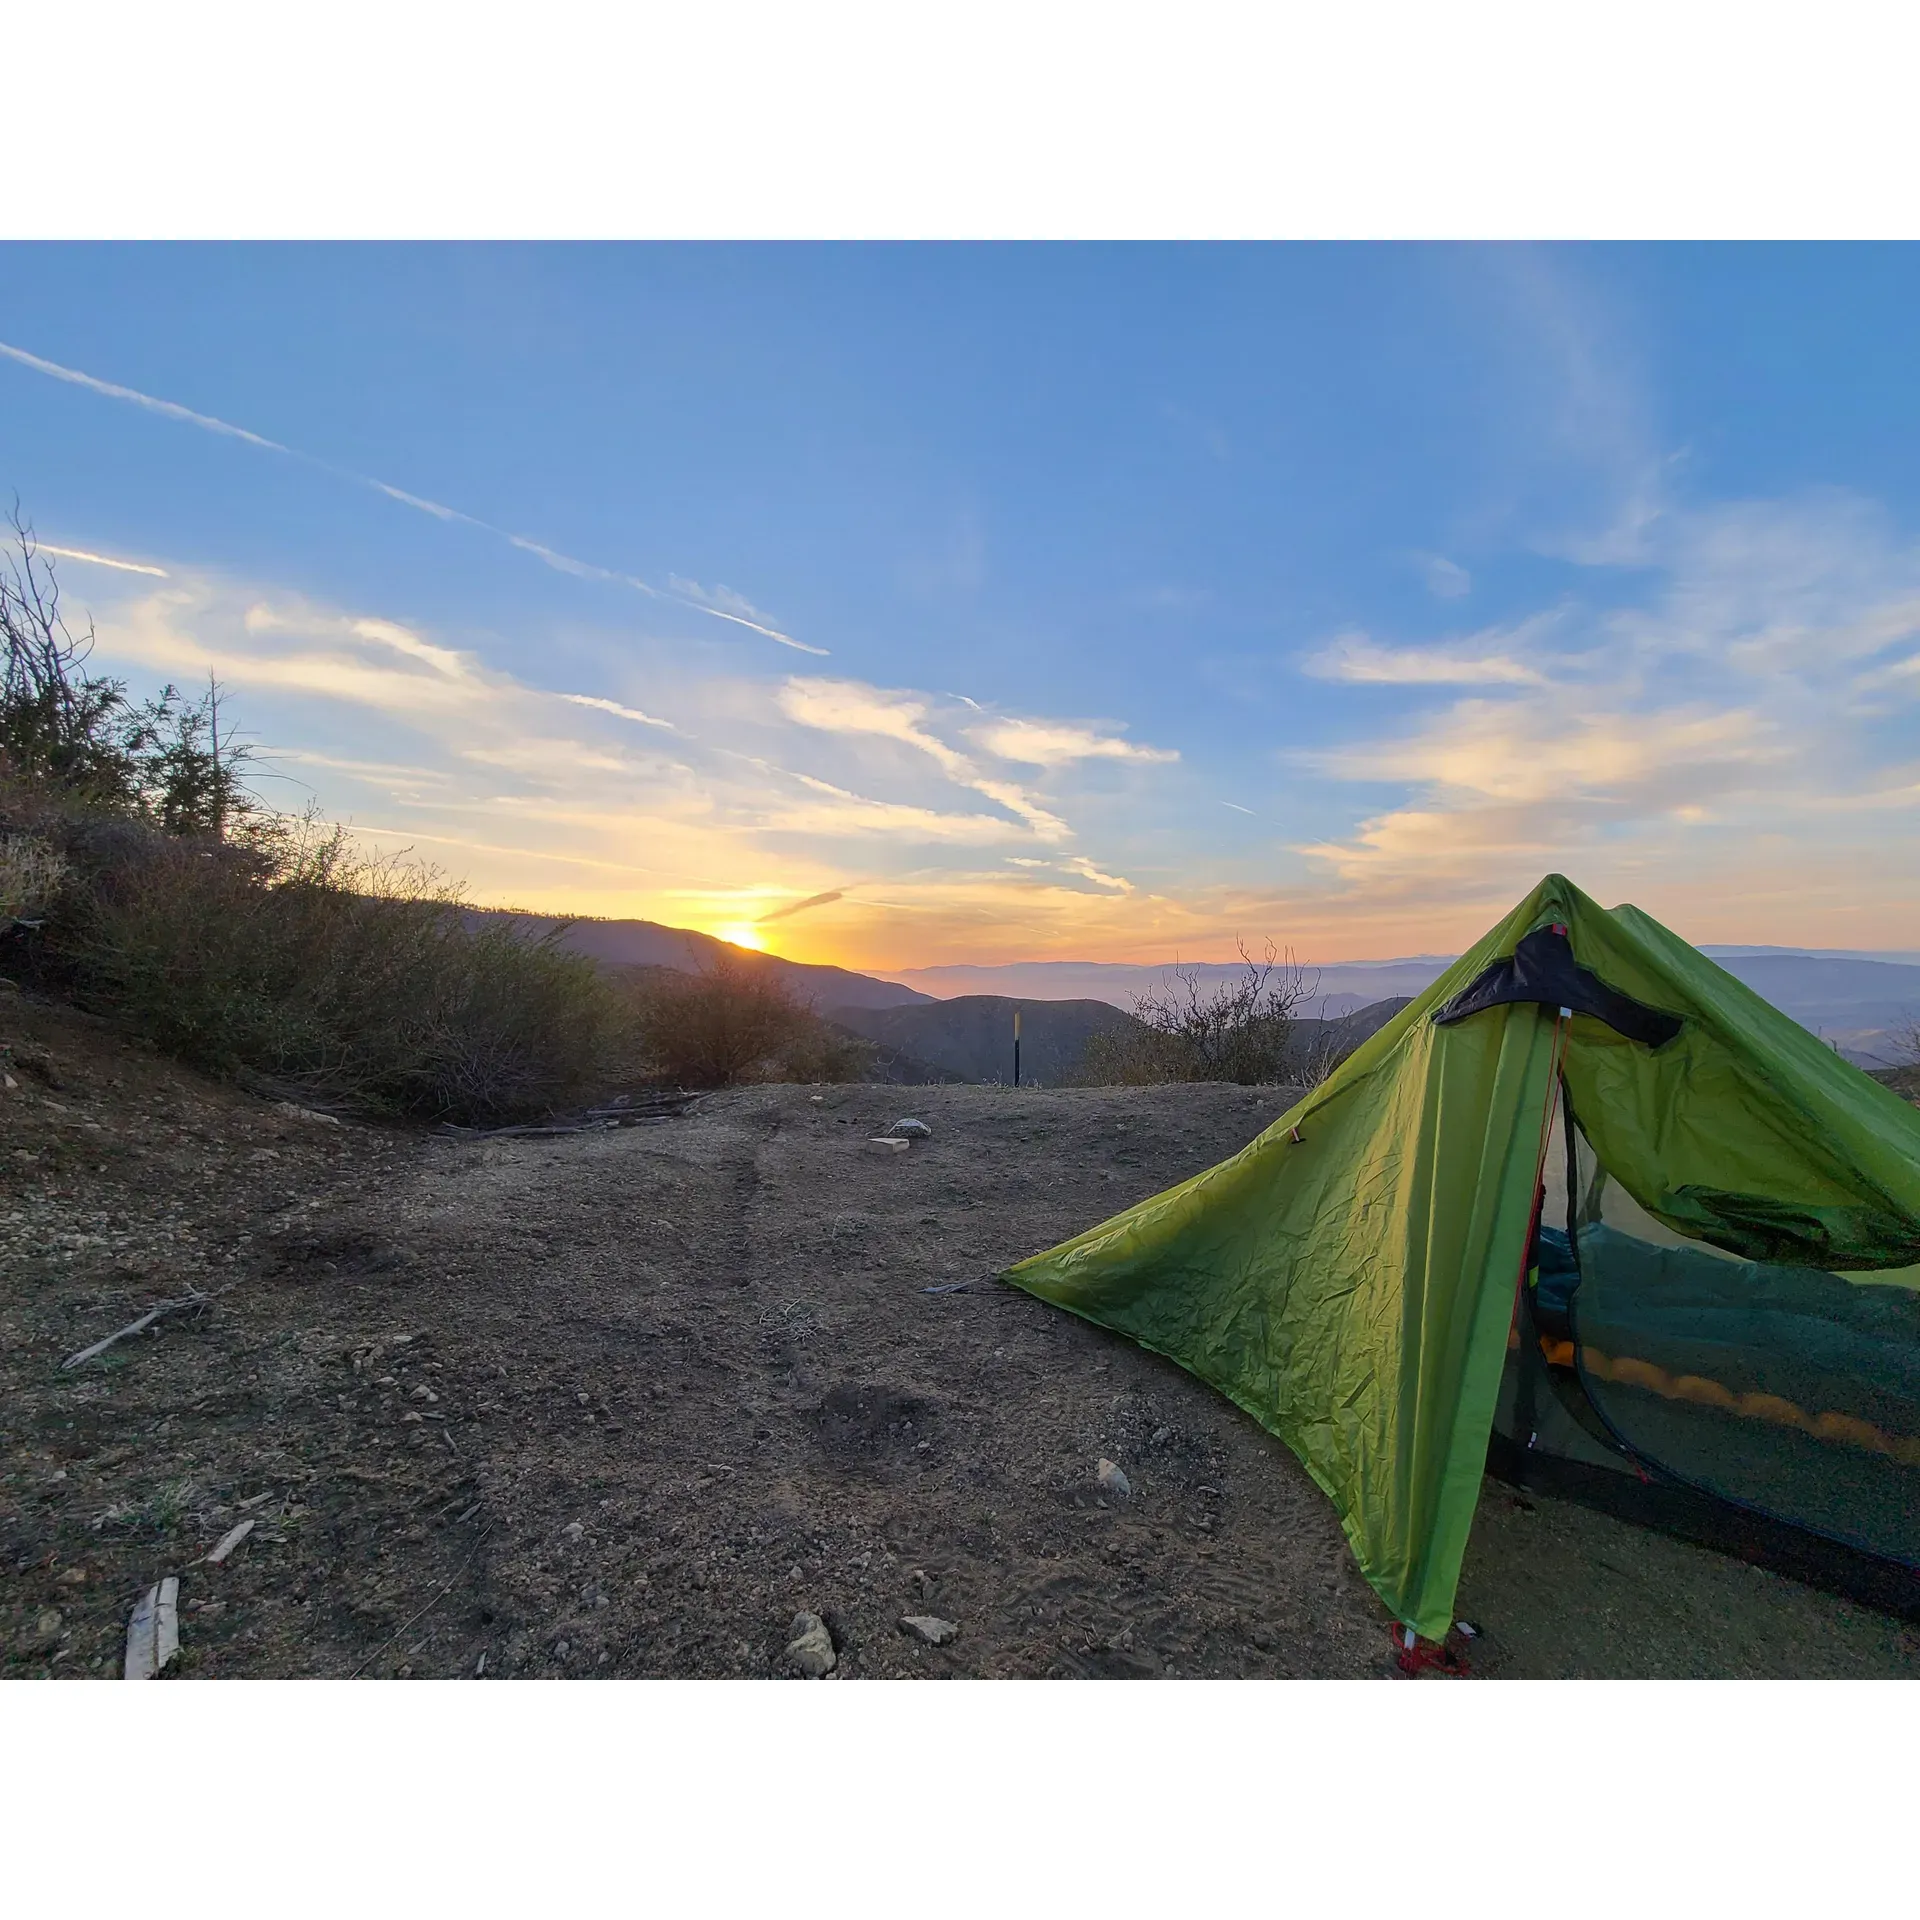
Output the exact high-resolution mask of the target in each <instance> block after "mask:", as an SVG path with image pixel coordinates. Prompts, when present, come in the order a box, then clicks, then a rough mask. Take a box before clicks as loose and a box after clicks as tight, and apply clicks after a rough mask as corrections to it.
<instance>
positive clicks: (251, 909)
mask: <svg viewBox="0 0 1920 1920" xmlns="http://www.w3.org/2000/svg"><path fill="white" fill-rule="evenodd" d="M13 524H14V535H15V540H14V547H13V550H12V552H11V554H10V555H9V556H8V559H7V561H6V562H5V564H4V566H0V638H3V639H4V642H5V662H4V669H3V670H0V943H3V944H0V966H5V967H6V968H7V969H8V970H9V971H13V972H16V973H23V974H28V975H31V976H32V977H34V978H36V979H37V980H38V981H39V982H40V983H41V984H43V985H47V986H51V987H54V988H57V989H60V990H63V991H65V992H66V993H68V994H69V995H71V996H72V997H73V998H75V999H76V1000H78V1001H80V1002H81V1003H83V1004H85V1005H88V1006H90V1007H92V1008H94V1009H95V1010H97V1011H100V1012H104V1013H108V1014H110V1015H112V1016H113V1017H115V1018H116V1019H118V1020H119V1021H120V1022H121V1023H122V1024H123V1025H124V1026H126V1027H127V1028H128V1029H130V1030H131V1031H133V1032H134V1033H136V1034H139V1035H140V1036H142V1037H143V1038H145V1039H147V1040H149V1041H151V1042H152V1043H154V1044H155V1045H157V1046H159V1047H161V1048H163V1049H164V1050H165V1051H167V1052H169V1053H172V1054H174V1055H176V1056H178V1057H179V1058H181V1059H184V1060H188V1061H191V1062H193V1063H194V1064H195V1065H198V1066H201V1067H204V1068H207V1069H209V1070H211V1071H214V1072H218V1073H228V1074H231V1073H235V1072H237V1071H239V1070H242V1069H250V1070H252V1071H254V1072H256V1073H261V1074H267V1075H272V1076H274V1077H276V1078H278V1079H280V1080H284V1081H287V1082H289V1083H292V1084H294V1085H296V1086H298V1087H299V1088H301V1089H303V1090H305V1091H306V1092H307V1093H309V1094H310V1096H311V1097H313V1098H316V1099H331V1100H334V1101H337V1102H339V1103H342V1104H347V1105H352V1106H356V1107H360V1108H365V1109H372V1110H376V1111H382V1112H387V1113H393V1114H405V1115H412V1116H416V1117H420V1118H434V1119H439V1118H445V1119H454V1120H463V1121H477V1122H485V1121H490V1120H499V1119H508V1118H514V1117H518V1116H520V1115H524V1114H529V1113H537V1112H542V1111H546V1110H549V1109H551V1108H553V1107H555V1106H558V1105H561V1104H563V1103H565V1102H566V1101H568V1100H569V1099H572V1098H575V1097H577V1096H578V1095H580V1094H581V1093H583V1092H584V1091H586V1089H587V1088H588V1087H589V1085H590V1084H591V1083H592V1082H593V1080H594V1079H595V1077H596V1075H598V1074H601V1073H603V1072H604V1071H605V1070H606V1067H607V1064H608V1060H609V1058H610V1056H611V1055H612V1053H613V1051H614V1049H615V1048H616V1047H617V1043H618V1041H619V1039H620V1036H621V1029H622V1008H621V1006H620V1003H619V1001H618V998H617V996H616V995H615V994H614V993H613V992H612V990H611V989H610V987H609V986H608V984H607V982H606V981H605V979H604V978H603V977H602V975H601V974H600V972H599V970H598V969H597V968H596V967H595V966H594V964H593V963H592V962H591V961H590V960H588V959H585V958H584V957H582V956H580V955H578V954H574V953H570V952H567V951H566V950H565V949H563V948H562V947H561V946H560V945H559V944H558V938H557V932H556V931H548V932H546V933H544V934H540V935H532V934H529V933H527V932H526V931H524V930H523V929H522V928H520V927H519V926H518V925H516V923H515V922H514V921H512V920H511V919H498V918H493V917H489V918H488V919H486V920H484V921H481V920H477V919H476V918H475V917H474V916H471V915H469V914H468V913H467V912H466V910H465V909H464V908H463V906H462V904H461V900H460V891H459V889H458V887H456V886H454V885H451V884H449V883H448V882H447V880H446V879H445V877H444V876H443V875H441V874H439V873H438V872H437V871H436V870H434V869H433V868H431V867H426V866H423V865H420V864H418V863H415V862H412V861H408V860H404V859H401V860H388V861H379V860H372V859H369V858H367V857H366V856H364V855H363V854H361V853H359V852H358V851H357V850H356V849H355V848H354V846H353V845H352V843H351V842H350V841H349V840H348V839H347V837H346V835H345V833H344V831H343V830H341V829H339V828H337V827H334V828H329V827H326V826H325V825H323V824H322V823H321V822H319V821H318V820H317V819H315V818H314V817H313V816H311V815H308V816H306V817H304V818H298V819H288V818H286V817H284V816H282V815H278V814H276V813H274V812H272V811H271V810H269V809H268V808H266V807H264V806H263V805H262V804H261V803H260V801H259V800H258V799H257V798H256V797H255V796H254V794H253V793H252V792H251V790H250V789H249V788H248V787H247V785H246V783H245V774H246V770H247V765H248V762H247V755H246V751H245V749H244V748H243V747H241V746H238V745H236V744H235V742H234V741H233V740H232V739H231V738H230V737H229V736H227V735H226V734H224V733H223V732H222V723H221V714H220V689H219V688H218V686H217V685H214V684H211V683H210V684H209V686H208V689H207V692H206V693H205V694H204V695H203V696H201V697H200V698H199V699H198V700H194V701H189V700H187V699H185V698H184V697H183V696H182V695H181V694H180V693H179V692H178V691H177V690H176V689H174V688H172V687H168V688H166V689H164V690H163V691H162V693H161V694H160V695H159V696H158V697H157V698H155V699H152V700H148V701H146V702H144V703H143V704H138V705H136V704H135V703H134V702H133V701H132V699H131V698H130V697H129V695H128V693H127V690H126V688H125V686H124V685H123V684H122V683H121V682H119V681H117V680H113V679H109V678H105V677H103V676H100V675H97V674H95V673H93V672H91V671H90V669H89V667H88V658H89V655H90V654H91V652H92V647H93V635H92V630H91V628H89V629H88V630H87V631H86V633H85V634H83V635H80V636H76V635H74V634H73V633H72V632H71V631H70V630H69V628H68V626H67V624H66V621H65V619H64V617H63V615H62V613H61V608H60V598H59V591H58V585H57V582H56V580H55V577H54V574H53V570H52V568H51V567H50V566H49V565H48V564H47V563H46V562H45V561H44V559H43V558H42V557H41V555H40V554H39V552H38V549H37V548H36V546H35V543H34V539H33V535H32V532H31V530H30V529H29V528H28V527H27V526H26V525H25V524H24V523H23V522H22V521H21V520H20V519H19V518H18V516H17V515H16V517H15V519H14V523H13Z"/></svg>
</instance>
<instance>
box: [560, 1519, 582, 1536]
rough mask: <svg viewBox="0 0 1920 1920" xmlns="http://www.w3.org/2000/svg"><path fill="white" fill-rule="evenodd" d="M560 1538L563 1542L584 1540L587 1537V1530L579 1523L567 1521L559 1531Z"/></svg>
mask: <svg viewBox="0 0 1920 1920" xmlns="http://www.w3.org/2000/svg"><path fill="white" fill-rule="evenodd" d="M560 1537H561V1539H563V1540H584V1539H585V1538H586V1537H587V1529H586V1527H585V1525H584V1524H583V1523H582V1522H581V1521H578V1520H569V1521H568V1522H567V1524H566V1525H565V1526H564V1527H562V1528H561V1529H560Z"/></svg>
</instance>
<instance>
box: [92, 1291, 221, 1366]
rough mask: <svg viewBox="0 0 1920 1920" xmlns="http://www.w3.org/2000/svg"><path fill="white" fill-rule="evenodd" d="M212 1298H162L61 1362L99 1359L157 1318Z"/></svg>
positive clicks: (206, 1295)
mask: <svg viewBox="0 0 1920 1920" xmlns="http://www.w3.org/2000/svg"><path fill="white" fill-rule="evenodd" d="M223 1291H224V1289H223ZM212 1298H213V1295H212V1294H210V1293H189V1294H184V1295H182V1296H181V1298H180V1299H178V1300H162V1301H161V1302H160V1304H159V1305H158V1306H157V1307H149V1308H148V1309H147V1311H146V1312H145V1313H143V1314H142V1315H141V1316H140V1318H139V1319H138V1320H135V1321H133V1322H132V1323H131V1324H130V1325H128V1326H124V1327H122V1328H121V1329H120V1330H119V1332H118V1333H110V1334H108V1335H107V1337H106V1338H105V1339H104V1340H96V1341H95V1342H94V1343H93V1345H92V1346H90V1347H82V1348H81V1349H80V1351H79V1352H78V1353H74V1354H69V1355H68V1356H67V1358H66V1359H64V1360H63V1361H61V1363H60V1364H61V1366H62V1367H77V1366H79V1365H80V1363H81V1362H82V1361H83V1360H93V1359H97V1358H98V1357H99V1356H100V1355H101V1354H103V1353H105V1352H106V1350H107V1349H108V1348H109V1347H111V1346H113V1345H115V1344H116V1343H117V1342H119V1341H122V1340H125V1339H128V1338H129V1337H130V1336H131V1335H133V1334H136V1333H145V1332H146V1330H147V1329H148V1328H149V1327H150V1326H152V1325H153V1323H154V1322H155V1321H156V1320H160V1319H164V1318H165V1317H166V1316H167V1315H168V1314H170V1313H178V1312H179V1311H180V1309H181V1308H182V1307H204V1306H205V1305H206V1304H207V1302H208V1301H209V1300H211V1299H212Z"/></svg>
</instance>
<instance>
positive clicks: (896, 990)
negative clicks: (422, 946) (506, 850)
mask: <svg viewBox="0 0 1920 1920" xmlns="http://www.w3.org/2000/svg"><path fill="white" fill-rule="evenodd" d="M475 917H476V918H488V919H507V920H517V921H519V922H520V923H521V925H523V926H527V927H532V928H536V929H538V930H539V931H541V932H546V931H547V930H549V929H550V928H553V927H564V928H565V929H566V931H565V932H564V933H563V934H562V935H561V941H562V944H563V945H565V946H569V947H571V948H573V950H574V951H575V952H576V953H584V954H587V955H588V956H590V957H591V958H592V959H595V960H598V961H600V962H601V963H602V964H604V965H606V966H611V967H672V968H674V969H675V970H676V971H678V972H680V973H694V972H697V971H698V970H699V968H700V967H701V965H702V964H703V963H704V962H708V961H711V960H712V959H714V958H715V957H717V956H720V955H725V956H726V957H727V958H728V959H730V960H733V961H736V962H738V964H739V965H741V966H742V967H744V968H746V969H747V970H748V971H749V972H754V973H761V972H764V973H772V974H775V975H777V976H778V977H779V978H780V979H782V980H784V981H785V982H786V983H787V985H788V986H789V987H791V988H792V989H793V991H794V992H795V993H796V994H797V995H798V996H799V997H800V998H801V999H802V1000H804V1001H808V1002H811V1004H812V1005H813V1007H814V1009H815V1010H816V1011H817V1012H821V1013H825V1012H827V1011H829V1010H830V1009H832V1008H835V1007H904V1006H914V1005H919V1004H922V1003H924V1002H926V1001H927V999H928V996H927V995H926V994H924V993H920V992H917V991H916V990H915V989H914V988H912V987H906V986H902V985H900V984H899V982H897V981H893V980H875V979H872V978H870V977H869V976H868V975H866V974H864V973H853V972H850V971H849V970H848V969H847V968H845V967H816V966H809V965H808V964H807V963H806V962H804V961H800V960H782V959H781V958H780V957H779V956H778V955H777V954H772V953H754V952H753V951H751V950H750V949H749V948H746V947H736V946H734V945H733V944H732V942H730V941H727V940H716V939H715V938H714V937H713V935H712V934H710V933H695V932H694V931H693V930H692V929H691V928H689V927H667V926H662V925H661V924H660V923H659V922H658V921H655V920H565V919H561V918H558V917H556V916H554V915H551V914H540V913H513V914H508V913H495V912H493V911H491V910H487V909H476V911H475Z"/></svg>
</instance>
